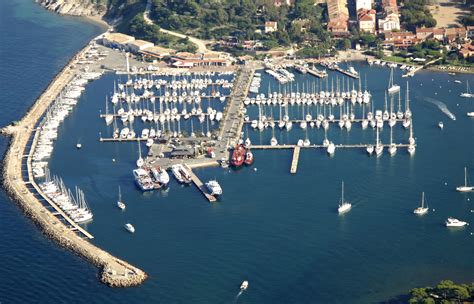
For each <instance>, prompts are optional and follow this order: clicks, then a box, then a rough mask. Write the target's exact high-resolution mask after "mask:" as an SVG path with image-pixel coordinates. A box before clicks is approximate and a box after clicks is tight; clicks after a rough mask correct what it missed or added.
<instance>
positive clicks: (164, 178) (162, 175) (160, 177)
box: [151, 166, 170, 187]
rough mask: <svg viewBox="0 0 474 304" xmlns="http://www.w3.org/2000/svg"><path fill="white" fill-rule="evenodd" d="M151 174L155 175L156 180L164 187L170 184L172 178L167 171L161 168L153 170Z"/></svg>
mask: <svg viewBox="0 0 474 304" xmlns="http://www.w3.org/2000/svg"><path fill="white" fill-rule="evenodd" d="M151 173H152V174H153V177H154V178H155V179H156V181H157V182H159V183H160V184H161V186H163V187H166V186H167V185H168V183H169V182H170V176H169V174H168V172H166V170H165V169H163V168H161V167H160V166H158V167H156V168H151Z"/></svg>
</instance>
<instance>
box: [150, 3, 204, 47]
mask: <svg viewBox="0 0 474 304" xmlns="http://www.w3.org/2000/svg"><path fill="white" fill-rule="evenodd" d="M150 9H151V0H148V2H147V4H146V8H145V12H143V18H144V19H145V22H146V23H148V24H153V21H152V20H151V19H150ZM160 32H162V33H166V34H168V35H172V36H175V37H179V38H188V39H189V41H191V43H193V44H194V45H196V47H197V52H198V53H207V52H209V51H210V50H209V49H207V47H206V45H207V44H211V43H212V42H213V41H212V40H202V39H199V38H196V37H191V36H187V35H184V34H181V33H177V32H173V31H170V30H166V29H164V28H161V27H160Z"/></svg>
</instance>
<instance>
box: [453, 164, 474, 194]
mask: <svg viewBox="0 0 474 304" xmlns="http://www.w3.org/2000/svg"><path fill="white" fill-rule="evenodd" d="M473 190H474V186H468V185H467V167H464V186H459V187H456V191H459V192H471V191H473Z"/></svg>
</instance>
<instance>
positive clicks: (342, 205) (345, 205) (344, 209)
mask: <svg viewBox="0 0 474 304" xmlns="http://www.w3.org/2000/svg"><path fill="white" fill-rule="evenodd" d="M351 208H352V204H351V203H349V202H346V201H345V200H344V181H342V190H341V201H340V202H339V207H338V208H337V212H338V213H339V214H342V213H345V212H347V211H349V210H350V209H351Z"/></svg>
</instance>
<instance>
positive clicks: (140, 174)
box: [133, 168, 155, 191]
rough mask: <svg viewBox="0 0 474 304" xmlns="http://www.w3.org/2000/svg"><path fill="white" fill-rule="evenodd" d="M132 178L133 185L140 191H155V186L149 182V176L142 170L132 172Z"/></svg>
mask: <svg viewBox="0 0 474 304" xmlns="http://www.w3.org/2000/svg"><path fill="white" fill-rule="evenodd" d="M133 177H134V178H135V184H136V185H137V186H138V188H140V190H142V191H151V190H153V189H155V185H154V184H153V181H152V180H151V177H150V174H149V173H148V171H147V170H145V169H143V168H138V169H134V170H133Z"/></svg>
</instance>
